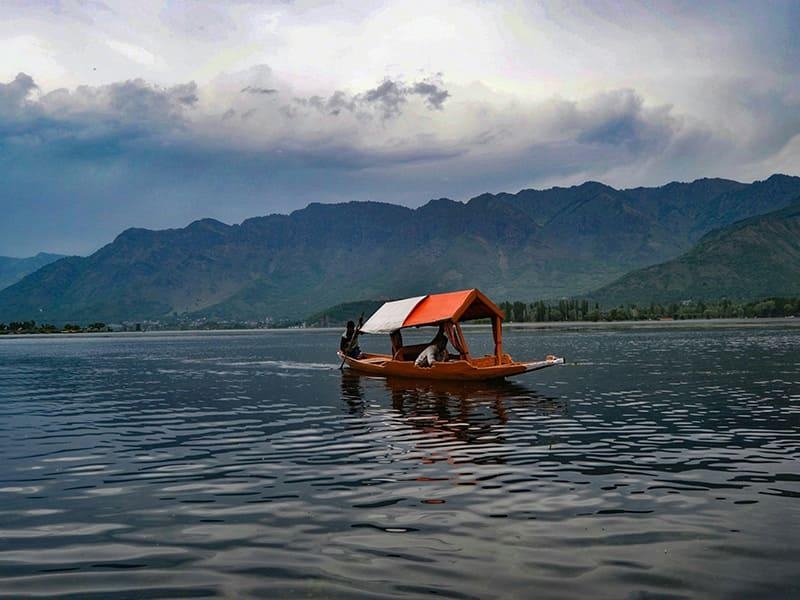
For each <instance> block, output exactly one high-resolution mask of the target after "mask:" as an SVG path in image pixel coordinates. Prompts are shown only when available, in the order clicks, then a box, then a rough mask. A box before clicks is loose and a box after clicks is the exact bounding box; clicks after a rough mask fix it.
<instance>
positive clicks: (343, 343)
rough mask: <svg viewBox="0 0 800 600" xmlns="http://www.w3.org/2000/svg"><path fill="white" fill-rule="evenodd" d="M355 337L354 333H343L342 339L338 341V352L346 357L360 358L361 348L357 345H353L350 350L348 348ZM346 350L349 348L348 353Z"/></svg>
mask: <svg viewBox="0 0 800 600" xmlns="http://www.w3.org/2000/svg"><path fill="white" fill-rule="evenodd" d="M355 336H356V332H355V331H345V332H344V333H343V334H342V339H341V340H339V350H341V351H342V353H344V354H347V356H349V357H351V358H358V357H359V356H361V348H359V347H358V344H355V345H353V347H352V348H350V344H351V342H352V341H353V338H354V337H355ZM348 348H350V350H349V351H348Z"/></svg>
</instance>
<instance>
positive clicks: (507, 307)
mask: <svg viewBox="0 0 800 600" xmlns="http://www.w3.org/2000/svg"><path fill="white" fill-rule="evenodd" d="M500 308H502V309H503V311H504V312H505V314H506V318H505V320H506V321H513V322H516V323H535V322H549V321H639V320H657V319H732V318H733V319H735V318H754V317H790V316H795V315H797V316H800V298H767V299H765V300H757V301H753V302H734V301H732V300H727V299H724V300H707V301H703V300H697V301H694V300H685V301H683V302H673V303H671V304H656V303H652V304H650V305H648V306H639V305H637V304H627V305H619V306H615V307H613V308H601V307H600V306H599V304H597V303H592V302H590V301H589V300H574V299H565V300H559V301H558V302H556V303H553V302H545V301H544V300H539V301H537V302H532V303H529V304H528V303H525V302H501V303H500Z"/></svg>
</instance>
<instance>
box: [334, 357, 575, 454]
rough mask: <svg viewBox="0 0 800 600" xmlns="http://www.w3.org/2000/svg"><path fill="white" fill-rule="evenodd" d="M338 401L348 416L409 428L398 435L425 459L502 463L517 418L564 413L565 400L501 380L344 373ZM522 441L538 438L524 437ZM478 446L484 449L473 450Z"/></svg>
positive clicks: (566, 408)
mask: <svg viewBox="0 0 800 600" xmlns="http://www.w3.org/2000/svg"><path fill="white" fill-rule="evenodd" d="M342 399H343V400H344V401H345V402H346V403H347V406H348V412H350V414H353V415H358V416H363V417H372V418H375V417H380V416H383V417H384V418H385V419H387V420H391V421H394V422H400V423H402V424H404V425H406V426H410V427H412V428H413V430H412V431H413V435H411V436H409V435H408V429H407V428H406V433H405V434H402V432H398V434H397V436H398V439H400V440H403V441H413V442H414V448H415V449H416V450H419V451H422V452H424V454H425V456H424V457H420V458H421V459H422V460H423V462H429V461H431V462H433V461H438V460H447V461H448V462H451V463H454V462H475V463H504V462H505V456H506V454H507V452H508V450H507V448H504V446H506V445H507V444H508V443H509V440H508V439H507V436H508V435H509V433H511V434H513V433H515V431H516V428H515V427H514V425H513V420H514V419H515V418H520V419H525V420H530V419H534V418H541V419H544V420H547V419H548V418H549V417H550V416H561V415H565V414H567V412H568V402H567V401H566V400H560V399H555V398H547V397H545V396H542V395H540V394H538V393H537V392H535V391H533V390H531V389H530V388H528V387H526V386H524V385H521V384H519V383H512V382H509V381H505V380H499V381H483V382H480V381H476V382H455V381H431V380H414V379H405V378H387V379H384V378H375V377H367V376H362V375H358V374H356V373H353V372H347V371H345V372H344V373H342ZM389 402H390V403H391V408H390V409H388V408H387V404H388V403H389ZM517 441H518V440H517ZM539 442H541V443H544V442H543V441H542V440H539ZM512 443H516V442H512ZM525 443H526V444H531V443H536V441H535V440H532V439H528V440H526V442H525ZM466 445H468V446H469V448H467V447H466ZM476 446H483V448H482V449H480V451H476V450H478V448H476Z"/></svg>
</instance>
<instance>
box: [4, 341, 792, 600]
mask: <svg viewBox="0 0 800 600" xmlns="http://www.w3.org/2000/svg"><path fill="white" fill-rule="evenodd" d="M337 338H338V332H326V331H320V332H302V333H300V332H251V333H237V334H213V335H208V334H206V335H174V336H171V335H159V336H141V337H130V336H109V337H102V338H91V337H82V338H80V339H78V338H72V339H64V338H59V337H53V338H47V339H30V340H27V339H14V340H7V341H5V340H4V341H2V342H0V464H2V468H0V597H10V598H13V597H19V596H22V595H32V596H41V597H48V598H56V597H73V598H92V597H97V598H110V597H120V598H122V597H137V598H167V597H181V598H185V597H268V598H274V597H296V596H307V597H319V598H330V597H348V598H350V597H364V598H402V597H406V598H417V597H420V596H423V595H436V596H441V597H445V598H491V597H497V598H515V597H517V598H524V597H530V593H531V590H533V589H535V590H537V593H539V594H541V595H542V596H545V597H551V598H561V597H563V598H574V597H582V596H592V597H601V598H602V597H607V598H617V597H625V596H640V597H647V596H651V597H664V598H666V597H709V598H715V597H718V598H727V597H731V596H741V597H752V596H771V597H788V596H792V595H796V592H797V589H798V585H800V582H798V579H797V575H796V569H795V568H794V549H795V548H796V539H797V537H798V534H800V530H798V525H797V523H800V518H798V517H800V515H798V511H799V509H800V501H799V499H800V467H798V465H800V460H798V459H800V340H799V339H798V336H797V333H796V329H787V330H780V329H763V330H758V329H752V328H747V329H742V330H737V329H730V330H726V329H715V330H713V331H702V330H701V331H696V330H683V331H679V330H669V331H656V332H653V331H649V332H642V331H628V332H626V331H620V332H603V331H591V332H581V331H578V332H569V333H559V332H556V331H548V332H531V331H526V330H511V331H509V333H508V340H507V341H506V343H507V345H508V347H509V349H511V350H512V352H513V353H514V354H515V355H519V356H527V355H530V356H536V355H539V354H541V353H542V349H543V348H546V351H547V352H554V353H557V354H565V355H566V356H567V357H568V358H569V359H570V364H569V365H568V366H567V367H564V368H563V369H552V370H548V371H543V372H540V373H536V374H534V375H532V376H530V377H527V376H526V377H525V378H520V379H519V380H518V381H517V382H514V383H511V382H509V383H501V384H497V383H495V384H470V385H466V384H447V385H443V384H432V383H430V382H425V381H386V380H382V379H375V378H369V377H359V376H357V375H353V374H352V373H349V372H348V371H346V370H345V372H344V373H340V371H339V370H338V366H339V365H338V363H337V362H336V361H334V360H333V354H332V350H331V348H332V347H335V344H336V342H337Z"/></svg>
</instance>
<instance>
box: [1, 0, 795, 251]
mask: <svg viewBox="0 0 800 600" xmlns="http://www.w3.org/2000/svg"><path fill="white" fill-rule="evenodd" d="M798 25H800V3H798V2H797V1H796V0H789V1H786V2H781V1H769V0H766V1H758V2H757V1H755V0H753V1H748V2H736V1H727V2H713V1H712V2H694V1H674V2H667V1H660V2H621V1H618V2H606V1H602V0H595V1H591V2H534V1H519V2H511V1H509V2H503V1H497V2H495V1H491V2H490V1H485V0H475V1H460V0H448V1H446V2H440V1H436V0H426V1H425V2H421V1H419V0H414V1H401V0H397V1H395V0H384V1H381V0H377V1H375V2H361V1H356V2H321V1H309V2H306V1H302V0H300V1H296V2H277V1H276V2H270V1H263V0H259V1H253V2H251V1H247V0H228V1H227V2H203V1H202V0H171V1H155V0H137V1H136V2H130V1H128V0H125V1H105V0H0V209H1V210H2V218H0V255H2V256H18V257H23V256H30V255H33V254H36V253H37V252H40V251H45V252H57V253H63V254H80V255H88V254H90V253H92V252H94V251H95V250H97V249H98V248H100V247H101V246H103V245H104V244H107V243H109V242H111V241H112V240H113V239H114V238H115V237H116V236H117V235H118V234H119V233H120V232H122V231H123V230H125V229H127V228H129V227H147V228H152V229H163V228H172V227H185V226H186V225H188V224H189V223H190V222H192V221H194V220H196V219H200V218H206V217H211V218H215V219H219V220H221V221H223V222H225V223H229V224H233V223H240V222H241V221H243V220H244V219H247V218H249V217H254V216H261V215H266V214H271V213H288V212H291V211H293V210H297V209H300V208H302V207H304V206H306V205H307V204H309V203H310V202H346V201H351V200H356V201H367V200H374V201H383V202H392V203H398V204H403V205H406V206H410V207H416V206H420V205H423V204H425V203H426V202H428V201H429V200H431V199H433V198H440V197H448V198H452V199H455V200H467V199H469V198H471V197H474V196H477V195H479V194H481V193H484V192H517V191H519V190H520V189H524V188H547V187H551V186H554V185H560V186H569V185H577V184H580V183H582V182H584V181H587V180H595V181H602V182H604V183H607V184H609V185H612V186H614V187H617V188H626V187H635V186H640V185H646V186H658V185H664V184H666V183H668V182H670V181H692V180H694V179H697V178H701V177H725V178H729V179H735V180H737V181H744V182H750V181H753V180H757V179H765V178H767V177H768V176H769V175H771V174H773V173H786V174H790V175H800V36H798V35H796V31H797V28H798Z"/></svg>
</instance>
